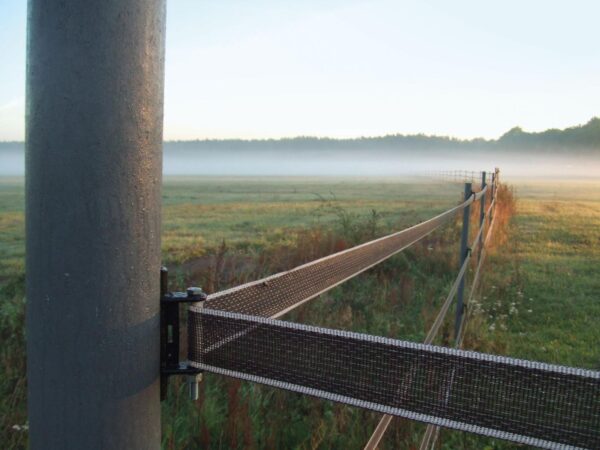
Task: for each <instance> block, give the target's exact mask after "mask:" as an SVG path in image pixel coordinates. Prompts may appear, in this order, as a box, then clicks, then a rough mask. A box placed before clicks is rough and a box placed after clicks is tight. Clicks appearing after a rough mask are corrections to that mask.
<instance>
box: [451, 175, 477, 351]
mask: <svg viewBox="0 0 600 450" xmlns="http://www.w3.org/2000/svg"><path fill="white" fill-rule="evenodd" d="M472 194H473V190H472V184H471V183H465V200H468V199H469V197H471V195H472ZM470 217H471V205H469V206H467V207H466V208H465V209H464V210H463V224H462V234H461V237H460V255H459V259H458V261H459V266H458V267H459V268H460V267H462V265H463V264H464V262H465V259H467V255H468V251H469V247H468V246H469V219H470ZM465 277H466V274H465V275H463V277H462V278H461V280H460V283H459V285H458V291H457V292H456V320H455V322H454V337H455V339H458V334H459V332H460V324H461V323H462V315H463V309H464V307H463V298H464V292H465Z"/></svg>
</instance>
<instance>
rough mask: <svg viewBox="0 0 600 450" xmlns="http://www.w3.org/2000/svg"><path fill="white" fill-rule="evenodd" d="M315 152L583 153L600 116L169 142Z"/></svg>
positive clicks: (596, 148) (593, 140)
mask: <svg viewBox="0 0 600 450" xmlns="http://www.w3.org/2000/svg"><path fill="white" fill-rule="evenodd" d="M22 146H23V143H22V142H0V150H2V149H6V150H16V149H20V148H22ZM302 149H307V150H311V151H313V152H314V151H318V150H319V149H323V150H328V151H332V150H336V149H340V150H341V149H343V150H346V151H352V150H359V151H360V150H366V149H370V150H373V149H379V150H385V151H390V150H391V151H393V150H420V149H422V150H451V149H460V150H486V149H487V150H508V151H510V150H519V151H523V150H530V151H532V152H535V153H545V152H550V153H563V152H567V153H568V152H569V151H572V150H577V151H578V152H580V153H581V152H583V153H588V152H589V153H594V154H597V153H598V152H600V118H598V117H595V118H593V119H591V120H590V121H589V122H587V123H586V124H585V125H578V126H574V127H570V128H565V129H564V130H559V129H550V130H546V131H542V132H539V133H531V132H527V131H523V130H522V129H521V128H520V127H515V128H512V129H511V130H509V131H508V132H506V133H505V134H503V135H502V136H501V137H500V138H498V139H490V140H487V139H482V138H477V139H469V140H463V139H457V138H452V137H446V136H428V135H425V134H416V135H403V134H392V135H387V136H381V137H361V138H356V139H332V138H317V137H310V136H300V137H295V138H283V139H254V140H243V139H225V140H212V139H203V140H191V141H166V142H165V150H166V151H167V152H169V151H172V150H173V151H178V150H179V151H182V150H183V151H204V152H209V153H213V152H214V153H217V152H218V151H221V150H235V151H243V152H244V153H245V152H251V151H253V150H256V151H259V152H260V153H264V152H271V151H273V152H277V151H280V150H294V151H298V150H302Z"/></svg>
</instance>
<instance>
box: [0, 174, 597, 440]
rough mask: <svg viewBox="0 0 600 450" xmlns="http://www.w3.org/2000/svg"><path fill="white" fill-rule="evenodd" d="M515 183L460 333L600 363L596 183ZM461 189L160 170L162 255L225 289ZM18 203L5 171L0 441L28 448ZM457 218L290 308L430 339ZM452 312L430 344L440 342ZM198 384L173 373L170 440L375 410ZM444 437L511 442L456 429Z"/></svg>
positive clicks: (0, 218) (310, 317) (351, 418)
mask: <svg viewBox="0 0 600 450" xmlns="http://www.w3.org/2000/svg"><path fill="white" fill-rule="evenodd" d="M515 185H516V193H517V196H518V203H517V214H516V215H515V216H514V218H513V219H512V220H511V221H510V222H507V223H506V224H504V225H503V226H501V227H500V228H499V233H498V234H497V237H496V238H495V243H494V246H493V248H492V249H491V251H490V254H489V256H488V258H489V259H488V261H487V262H486V265H485V268H486V269H485V272H484V276H483V281H482V285H481V290H480V291H479V292H478V293H477V295H476V299H475V303H474V305H472V306H473V307H472V311H474V313H473V316H472V318H471V320H470V322H469V327H468V329H467V336H466V343H465V347H466V348H470V349H475V350H481V351H488V352H492V353H500V354H507V355H510V356H515V357H521V358H528V359H535V360H541V361H547V362H552V363H559V364H566V365H572V366H579V367H588V368H596V369H598V368H600V346H599V345H598V342H600V331H599V330H600V326H599V323H598V322H599V321H598V317H600V300H599V298H598V297H599V296H598V292H600V281H599V280H600V276H599V275H600V274H599V272H600V245H599V244H600V241H599V236H600V232H598V230H599V229H600V227H599V225H600V184H598V183H593V182H587V183H584V184H576V183H574V182H568V183H566V182H560V183H559V182H556V181H553V182H535V183H533V182H529V181H523V180H516V182H515ZM460 195H461V188H460V186H456V185H448V184H440V183H437V184H431V183H424V182H422V180H417V179H415V180H399V179H359V180H357V179H342V178H328V179H323V178H321V179H318V178H317V179H310V178H288V179H281V178H262V179H256V178H245V179H243V178H202V179H194V178H180V179H167V180H165V187H164V191H163V259H164V260H165V262H166V263H167V264H168V265H169V266H170V267H171V269H172V273H173V274H174V279H173V284H174V285H175V286H176V287H178V288H183V287H184V286H185V284H186V283H187V282H188V281H192V280H193V281H194V282H197V283H198V284H201V285H203V286H205V287H206V288H207V289H209V290H217V289H223V288H225V287H228V286H232V285H235V284H238V283H240V282H243V281H246V280H249V279H253V278H258V277H260V276H263V275H266V274H268V273H272V272H274V271H278V270H283V269H285V268H290V267H293V266H295V265H297V264H299V263H302V262H304V261H307V260H310V259H313V258H315V257H318V256H320V255H324V254H328V253H331V252H332V251H336V250H339V249H340V248H345V247H346V246H348V245H353V244H355V243H358V242H362V241H364V240H366V239H369V238H371V237H373V236H378V235H382V234H384V233H387V232H389V231H392V230H397V229H399V228H403V227H406V226H408V225H411V224H414V223H416V222H419V221H421V220H423V219H426V218H429V217H431V216H433V215H434V214H436V213H438V212H441V211H443V210H445V209H446V208H447V207H448V206H450V205H453V204H455V203H456V202H457V201H458V199H459V198H460ZM571 199H573V202H571ZM23 210H24V206H23V184H22V180H16V179H0V338H1V339H2V342H3V343H4V345H3V346H2V347H1V349H0V417H1V419H0V427H1V428H0V442H1V443H2V444H4V445H3V447H9V448H10V447H16V448H18V447H24V446H25V445H26V435H27V433H26V431H23V430H22V429H13V426H14V425H18V426H19V427H21V426H22V425H24V424H26V410H25V380H24V377H23V374H24V368H25V361H24V330H23V323H24V264H23V256H24V226H23V225H24V220H23V217H24V216H23ZM373 211H375V212H373ZM507 219H508V217H507ZM458 231H459V229H458V225H457V224H454V225H450V226H448V227H445V228H444V229H442V230H439V231H437V232H436V233H435V234H434V235H432V236H431V237H430V238H429V239H427V240H426V241H425V242H422V243H420V244H418V245H416V246H414V247H412V248H411V249H409V250H408V251H406V252H403V253H402V254H400V255H398V256H396V257H394V258H391V259H390V260H388V261H386V262H385V263H383V264H381V265H379V266H378V267H376V268H374V269H373V270H370V271H368V272H367V273H365V274H363V275H361V276H360V277H358V278H356V279H353V280H351V281H349V282H347V283H345V284H344V285H342V286H340V287H338V288H335V289H334V290H332V291H330V292H329V293H327V294H325V295H323V296H321V297H320V298H319V299H316V300H314V301H312V302H309V303H308V304H306V305H305V306H303V307H301V308H298V309H297V310H295V311H294V312H293V313H292V314H290V315H289V317H286V318H288V319H290V320H298V321H301V322H303V323H311V324H317V325H321V326H328V327H334V328H343V329H350V330H355V331H361V332H367V333H371V334H377V335H385V336H390V337H396V338H400V339H409V340H414V341H421V340H423V338H424V336H425V332H426V330H427V329H428V327H429V326H430V325H431V322H432V321H433V318H434V317H435V313H436V310H437V308H438V307H439V305H440V303H441V301H442V300H443V298H444V296H445V293H446V292H447V291H448V289H449V287H450V284H451V283H452V280H453V278H454V275H455V272H456V269H457V262H456V255H457V253H458V250H457V237H458ZM223 242H225V245H224V244H223ZM530 311H531V312H530ZM450 314H451V313H450ZM450 322H451V320H449V321H448V323H446V324H445V326H444V328H443V329H442V332H441V336H440V338H439V339H438V341H437V342H438V343H444V342H448V338H449V336H450V335H451V331H452V330H451V323H450ZM201 390H202V393H201V401H200V402H198V403H191V402H189V401H188V400H187V399H186V396H185V393H184V386H183V385H181V384H180V383H179V382H177V381H175V382H173V383H171V394H170V397H169V401H167V402H166V403H165V404H164V405H163V436H164V441H163V446H164V447H165V448H173V449H180V448H230V447H234V448H243V447H254V448H362V446H363V445H364V443H365V442H366V440H367V439H368V437H369V435H370V433H371V431H372V430H373V428H374V427H375V425H376V423H377V421H378V419H379V415H378V414H375V413H371V412H367V411H361V410H358V409H356V408H350V407H347V406H343V405H338V404H333V403H331V402H325V401H321V400H315V399H312V398H308V397H303V396H300V395H297V394H292V393H287V392H282V391H278V390H275V389H271V388H266V387H263V386H258V385H253V384H251V383H242V382H238V381H235V380H230V379H226V378H224V377H219V376H211V375H207V376H206V379H205V381H204V382H203V383H202V384H201ZM422 430H423V426H422V425H420V424H416V423H414V422H410V421H404V420H399V419H398V420H394V421H393V423H392V426H391V427H390V430H389V431H388V434H386V437H385V438H384V441H383V443H382V448H410V447H411V446H412V447H414V446H417V445H418V443H419V439H420V435H421V433H422ZM441 443H442V444H441V447H442V448H445V449H454V448H464V449H471V448H498V449H508V448H516V446H514V445H512V444H508V443H503V442H500V441H494V440H491V439H483V438H479V437H476V436H473V435H468V434H466V433H458V432H450V431H445V432H444V433H443V434H442V440H441Z"/></svg>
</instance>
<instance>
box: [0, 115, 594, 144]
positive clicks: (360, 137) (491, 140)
mask: <svg viewBox="0 0 600 450" xmlns="http://www.w3.org/2000/svg"><path fill="white" fill-rule="evenodd" d="M594 120H600V117H598V116H594V117H592V118H590V119H589V120H588V121H586V122H584V123H578V124H574V125H570V126H567V127H565V128H548V129H545V130H540V131H530V130H525V129H523V128H522V127H520V126H519V125H515V126H514V127H511V128H510V129H509V130H506V131H505V132H504V133H502V134H501V135H499V136H497V137H492V138H484V137H481V136H476V137H473V138H460V137H457V136H452V135H439V134H425V133H419V132H417V133H411V134H402V133H388V134H382V135H373V136H355V137H349V138H339V137H331V136H301V135H296V136H282V137H262V138H250V139H244V138H239V137H230V138H216V139H215V138H190V139H163V143H177V142H226V141H241V142H262V141H264V142H269V141H276V142H277V141H290V140H300V139H307V140H308V139H314V140H332V141H346V140H348V141H356V140H362V139H365V140H369V139H373V140H374V139H382V138H387V137H424V138H432V139H436V138H437V139H448V140H452V141H460V142H473V141H485V142H497V141H499V140H500V139H501V138H502V136H504V135H505V134H507V133H508V132H509V131H511V130H513V129H515V128H518V129H520V130H521V131H523V132H524V133H528V134H540V133H544V132H547V131H566V130H570V129H574V128H580V127H583V126H585V125H587V124H589V123H590V122H592V121H594ZM24 143H25V141H24V140H1V139H0V144H24Z"/></svg>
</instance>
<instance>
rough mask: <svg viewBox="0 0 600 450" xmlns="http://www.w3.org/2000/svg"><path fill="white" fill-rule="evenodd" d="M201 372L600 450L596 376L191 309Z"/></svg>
mask: <svg viewBox="0 0 600 450" xmlns="http://www.w3.org/2000/svg"><path fill="white" fill-rule="evenodd" d="M188 320H189V323H188V331H189V339H190V342H189V355H188V356H189V360H190V363H191V364H192V365H193V366H195V367H198V368H200V369H203V370H207V371H209V372H215V373H219V374H223V375H229V376H233V377H236V378H241V379H245V380H249V381H254V382H258V383H263V384H267V385H271V386H275V387H279V388H283V389H287V390H290V391H295V392H300V393H303V394H308V395H313V396H316V397H321V398H324V399H329V400H333V401H337V402H342V403H346V404H350V405H354V406H358V407H362V408H367V409H371V410H375V411H379V412H382V413H386V414H391V415H396V416H401V417H406V418H409V419H413V420H418V421H421V422H425V423H431V424H434V425H439V426H443V427H449V428H454V429H459V430H464V431H468V432H472V433H477V434H481V435H487V436H492V437H497V438H501V439H507V440H512V441H515V442H520V443H525V444H529V445H535V446H539V447H545V448H600V372H595V371H589V370H583V369H572V368H567V367H562V366H553V365H548V364H543V363H535V362H529V361H523V360H516V359H512V358H506V357H501V356H492V355H486V354H479V353H474V352H468V351H462V350H456V349H449V348H444V347H436V346H431V345H425V344H416V343H412V342H405V341H399V340H393V339H387V338H382V337H376V336H369V335H364V334H358V333H352V332H345V331H338V330H330V329H325V328H318V327H312V326H307V325H301V324H296V323H291V322H283V321H279V320H273V319H267V318H261V317H253V316H247V315H243V314H237V313H231V312H226V311H216V310H207V309H199V308H192V309H191V310H190V314H189V316H188Z"/></svg>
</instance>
